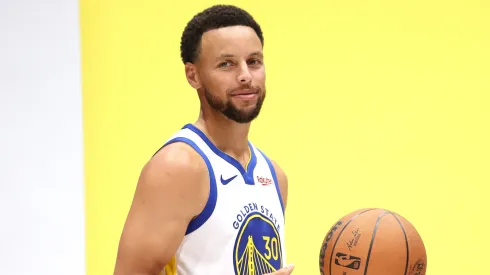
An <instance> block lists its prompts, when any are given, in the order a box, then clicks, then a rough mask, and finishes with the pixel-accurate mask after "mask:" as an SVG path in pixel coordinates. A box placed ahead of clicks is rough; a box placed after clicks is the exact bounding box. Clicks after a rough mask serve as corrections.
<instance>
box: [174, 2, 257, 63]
mask: <svg viewBox="0 0 490 275" xmlns="http://www.w3.org/2000/svg"><path fill="white" fill-rule="evenodd" d="M231 26H246V27H250V28H252V29H253V30H254V31H255V33H256V34H257V36H258V37H259V39H260V42H261V43H262V45H264V37H263V34H262V29H261V28H260V25H259V24H258V23H257V22H256V21H255V19H254V18H253V17H252V15H250V14H249V13H248V12H247V11H245V10H243V9H241V8H239V7H237V6H233V5H214V6H211V7H209V8H207V9H205V10H203V11H201V12H200V13H198V14H196V15H195V16H194V17H193V18H192V19H191V20H190V21H189V23H187V26H186V27H185V29H184V32H183V33H182V38H181V42H180V56H181V58H182V62H183V63H184V64H185V63H187V62H190V63H194V62H195V61H196V60H197V58H198V57H199V46H200V43H201V38H202V35H203V34H204V33H205V32H207V31H210V30H214V29H219V28H225V27H231Z"/></svg>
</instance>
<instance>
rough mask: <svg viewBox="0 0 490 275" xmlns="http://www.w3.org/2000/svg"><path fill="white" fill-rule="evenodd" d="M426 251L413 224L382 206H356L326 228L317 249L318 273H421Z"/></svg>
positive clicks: (357, 274)
mask: <svg viewBox="0 0 490 275" xmlns="http://www.w3.org/2000/svg"><path fill="white" fill-rule="evenodd" d="M426 268H427V255H426V251H425V246H424V243H423V241H422V238H421V237H420V235H419V233H418V232H417V230H416V229H415V227H414V226H413V225H412V224H411V223H410V222H409V221H408V220H407V219H405V218H404V217H402V216H400V215H399V214H397V213H394V212H391V211H389V210H386V209H380V208H369V209H360V210H357V211H354V212H352V213H350V214H347V215H345V216H344V217H342V218H341V219H340V220H339V221H337V222H336V223H335V224H334V225H333V226H332V227H331V228H330V230H329V231H328V233H327V235H326V236H325V238H324V240H323V243H322V246H321V249H320V273H321V274H322V275H425V271H426Z"/></svg>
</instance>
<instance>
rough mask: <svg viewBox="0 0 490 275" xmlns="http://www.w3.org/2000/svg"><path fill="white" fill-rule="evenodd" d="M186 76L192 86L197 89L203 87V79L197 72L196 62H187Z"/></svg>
mask: <svg viewBox="0 0 490 275" xmlns="http://www.w3.org/2000/svg"><path fill="white" fill-rule="evenodd" d="M185 76H186V78H187V82H189V84H190V85H191V86H192V88H194V89H196V90H198V89H200V88H201V80H200V79H199V75H198V74H197V68H196V65H195V64H192V63H189V62H187V63H186V64H185Z"/></svg>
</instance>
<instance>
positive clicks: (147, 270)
mask: <svg viewBox="0 0 490 275" xmlns="http://www.w3.org/2000/svg"><path fill="white" fill-rule="evenodd" d="M208 196H209V176H208V172H207V167H206V164H205V162H204V160H203V159H202V158H201V157H200V156H199V154H198V153H197V152H195V151H194V150H193V149H191V148H190V147H189V146H188V145H186V144H183V143H174V144H171V145H168V146H166V147H164V148H163V149H162V150H161V151H160V152H159V153H158V154H157V155H155V156H154V157H153V158H152V159H151V160H150V161H149V162H148V163H147V164H146V165H145V167H144V168H143V170H142V172H141V175H140V179H139V181H138V184H137V187H136V192H135V195H134V198H133V202H132V205H131V209H130V211H129V214H128V217H127V220H126V223H125V225H124V228H123V232H122V235H121V239H120V242H119V249H118V254H117V259H116V266H115V271H114V275H157V274H159V273H160V272H161V271H162V269H163V268H164V267H165V265H166V264H167V263H168V262H169V261H170V260H171V258H172V257H173V256H174V255H175V252H176V250H177V249H178V247H179V245H180V243H181V241H182V239H183V238H184V235H185V231H186V229H187V226H188V224H189V222H190V221H191V219H192V218H193V217H195V216H197V215H198V214H199V213H200V212H201V211H202V209H204V206H205V204H206V201H207V198H208Z"/></svg>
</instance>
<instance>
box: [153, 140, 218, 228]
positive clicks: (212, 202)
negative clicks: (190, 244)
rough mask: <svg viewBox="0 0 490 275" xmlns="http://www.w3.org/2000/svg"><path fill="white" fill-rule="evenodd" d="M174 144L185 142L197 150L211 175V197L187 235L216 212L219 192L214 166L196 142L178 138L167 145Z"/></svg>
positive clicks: (189, 226) (191, 224)
mask: <svg viewBox="0 0 490 275" xmlns="http://www.w3.org/2000/svg"><path fill="white" fill-rule="evenodd" d="M174 142H184V143H186V144H188V145H189V146H191V147H192V148H193V149H194V150H196V151H197V152H198V153H199V155H201V157H202V158H203V159H204V162H206V166H207V167H208V173H209V181H210V188H209V197H208V201H207V202H206V206H205V207H204V209H203V210H202V212H201V213H200V214H199V215H197V216H196V218H195V219H193V220H192V221H191V222H190V223H189V225H188V226H187V231H186V232H185V234H186V235H188V234H190V233H192V232H194V231H196V230H197V229H198V228H199V227H201V226H202V225H203V224H204V223H205V222H206V221H207V220H208V219H209V217H211V214H213V212H214V208H215V207H216V201H217V199H218V192H217V187H216V178H215V176H214V171H213V166H212V165H211V162H210V161H209V159H208V157H207V156H206V154H204V152H203V151H202V150H201V148H199V146H197V144H195V143H194V141H192V140H190V139H188V138H185V137H176V138H174V139H172V140H169V141H168V142H167V143H166V144H165V145H163V146H166V145H168V144H171V143H174Z"/></svg>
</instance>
